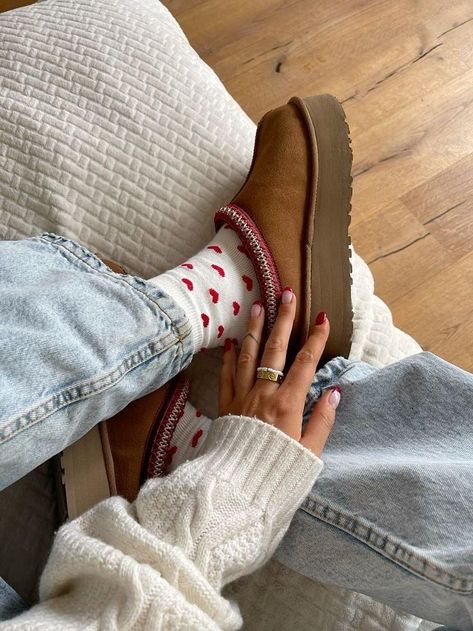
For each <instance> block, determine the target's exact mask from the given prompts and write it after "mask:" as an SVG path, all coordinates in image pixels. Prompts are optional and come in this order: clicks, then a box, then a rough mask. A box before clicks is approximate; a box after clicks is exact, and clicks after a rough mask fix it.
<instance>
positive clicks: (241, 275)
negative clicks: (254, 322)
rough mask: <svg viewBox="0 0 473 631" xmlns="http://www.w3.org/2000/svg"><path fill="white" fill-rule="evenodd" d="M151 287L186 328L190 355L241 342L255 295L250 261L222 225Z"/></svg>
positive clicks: (257, 291)
mask: <svg viewBox="0 0 473 631" xmlns="http://www.w3.org/2000/svg"><path fill="white" fill-rule="evenodd" d="M149 282H151V283H153V284H155V285H157V286H158V287H159V288H160V289H162V290H163V291H164V292H165V293H167V294H168V295H169V296H170V297H171V298H172V299H173V300H174V301H175V302H176V303H177V304H178V305H179V306H180V307H181V308H182V309H183V310H184V312H185V313H186V315H187V317H188V318H189V320H190V322H191V325H192V339H193V346H194V352H195V353H197V352H199V351H200V350H202V349H206V348H213V347H215V346H222V345H223V344H224V342H225V340H226V339H236V340H238V342H241V341H242V339H243V336H244V335H245V332H246V327H247V323H248V316H249V313H250V308H251V305H252V304H253V303H254V302H255V301H257V300H261V293H260V288H259V284H258V281H257V278H256V274H255V271H254V268H253V264H252V262H251V259H250V258H249V256H248V255H247V254H246V252H245V249H244V247H243V245H242V243H241V241H240V238H239V237H238V235H237V234H236V232H234V231H233V230H232V229H231V228H229V227H226V226H223V227H222V228H220V230H219V231H218V232H217V234H216V235H215V238H214V239H212V241H211V242H210V243H209V244H208V245H207V246H206V247H205V248H204V249H203V250H201V251H200V252H199V253H198V254H196V255H195V256H193V257H192V258H190V259H189V260H188V261H186V262H185V263H183V264H182V265H180V266H179V267H175V268H174V269H172V270H169V271H168V272H165V273H164V274H160V275H159V276H155V277H154V278H151V279H150V281H149Z"/></svg>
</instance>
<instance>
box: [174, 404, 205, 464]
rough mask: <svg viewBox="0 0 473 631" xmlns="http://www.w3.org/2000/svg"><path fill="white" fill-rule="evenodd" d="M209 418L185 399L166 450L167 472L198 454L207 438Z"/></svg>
mask: <svg viewBox="0 0 473 631" xmlns="http://www.w3.org/2000/svg"><path fill="white" fill-rule="evenodd" d="M210 423H211V420H210V419H209V418H207V417H206V416H204V415H203V414H202V412H201V411H200V410H196V408H195V407H194V406H193V405H192V403H189V401H187V403H186V405H185V407H184V414H183V415H182V417H181V418H180V419H179V422H178V423H177V425H176V428H175V430H174V433H173V436H172V440H171V444H170V446H169V450H168V461H167V462H168V473H172V472H173V471H174V470H175V469H176V468H177V467H178V466H179V465H180V464H182V463H184V462H186V461H187V460H193V459H194V458H196V457H197V456H198V455H199V452H200V450H201V449H202V446H203V444H204V442H205V439H206V438H207V434H208V431H209V428H210Z"/></svg>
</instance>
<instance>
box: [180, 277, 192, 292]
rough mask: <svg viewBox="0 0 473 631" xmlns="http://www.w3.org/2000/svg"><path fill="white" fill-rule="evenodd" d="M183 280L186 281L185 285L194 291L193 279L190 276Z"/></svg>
mask: <svg viewBox="0 0 473 631" xmlns="http://www.w3.org/2000/svg"><path fill="white" fill-rule="evenodd" d="M182 282H183V283H184V285H185V286H186V287H187V289H188V290H189V291H192V290H193V289H194V284H193V282H192V281H191V280H189V279H188V278H183V279H182Z"/></svg>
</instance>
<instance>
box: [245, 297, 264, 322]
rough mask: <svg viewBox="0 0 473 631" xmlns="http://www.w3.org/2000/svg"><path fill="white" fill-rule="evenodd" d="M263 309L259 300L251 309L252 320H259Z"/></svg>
mask: <svg viewBox="0 0 473 631" xmlns="http://www.w3.org/2000/svg"><path fill="white" fill-rule="evenodd" d="M262 308H263V305H262V304H261V302H260V301H259V300H257V301H256V302H254V303H253V305H252V307H251V317H252V318H257V317H258V316H259V314H260V313H261V309H262ZM247 309H248V307H247Z"/></svg>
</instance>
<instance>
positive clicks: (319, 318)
mask: <svg viewBox="0 0 473 631" xmlns="http://www.w3.org/2000/svg"><path fill="white" fill-rule="evenodd" d="M326 319H327V314H326V313H325V311H321V312H320V313H319V314H318V315H317V317H316V318H315V324H316V325H317V326H318V325H320V324H323V323H324V322H325V321H326Z"/></svg>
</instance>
